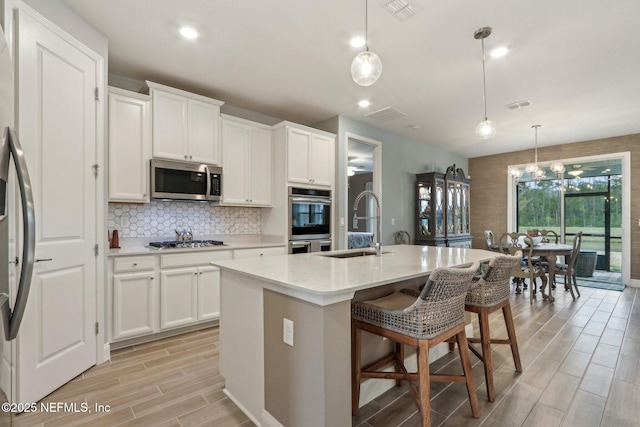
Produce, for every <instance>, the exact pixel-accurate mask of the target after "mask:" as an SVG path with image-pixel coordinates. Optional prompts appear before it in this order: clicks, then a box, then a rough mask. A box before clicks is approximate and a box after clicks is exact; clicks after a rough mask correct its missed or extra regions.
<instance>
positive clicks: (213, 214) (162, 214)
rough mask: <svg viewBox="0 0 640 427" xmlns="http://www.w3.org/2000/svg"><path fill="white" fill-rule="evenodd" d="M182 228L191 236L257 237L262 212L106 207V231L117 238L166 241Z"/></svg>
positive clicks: (186, 205) (189, 206)
mask: <svg viewBox="0 0 640 427" xmlns="http://www.w3.org/2000/svg"><path fill="white" fill-rule="evenodd" d="M182 226H190V227H191V228H192V230H193V234H194V236H198V235H201V236H202V235H214V234H260V233H261V231H262V215H261V209H260V208H237V207H222V206H213V205H211V204H209V203H192V202H166V201H156V200H154V201H151V203H145V204H133V203H109V212H108V215H107V227H108V228H109V229H110V230H113V229H114V228H115V229H117V230H118V231H119V233H120V237H163V236H167V237H168V236H173V235H174V234H175V229H176V228H177V227H182Z"/></svg>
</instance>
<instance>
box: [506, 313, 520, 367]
mask: <svg viewBox="0 0 640 427" xmlns="http://www.w3.org/2000/svg"><path fill="white" fill-rule="evenodd" d="M502 315H503V316H504V323H505V325H506V327H507V336H508V337H509V344H510V345H511V354H512V355H513V363H514V365H515V366H516V371H518V372H522V363H521V362H520V352H519V351H518V340H517V339H516V329H515V327H514V326H513V315H512V313H511V304H507V305H505V306H504V307H502Z"/></svg>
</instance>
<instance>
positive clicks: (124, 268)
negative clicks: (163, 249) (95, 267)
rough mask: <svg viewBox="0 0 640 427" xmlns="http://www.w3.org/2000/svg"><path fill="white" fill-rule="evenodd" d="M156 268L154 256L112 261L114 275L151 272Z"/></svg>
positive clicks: (120, 258)
mask: <svg viewBox="0 0 640 427" xmlns="http://www.w3.org/2000/svg"><path fill="white" fill-rule="evenodd" d="M155 267H156V257H155V256H131V257H118V258H114V259H113V272H114V273H130V272H134V271H146V270H153V269H154V268H155Z"/></svg>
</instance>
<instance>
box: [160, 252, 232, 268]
mask: <svg viewBox="0 0 640 427" xmlns="http://www.w3.org/2000/svg"><path fill="white" fill-rule="evenodd" d="M229 259H233V255H232V251H198V252H189V253H183V254H166V255H160V268H163V269H164V268H174V267H189V266H198V265H208V264H209V263H210V262H212V261H225V260H229Z"/></svg>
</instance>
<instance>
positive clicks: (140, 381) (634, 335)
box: [14, 287, 640, 427]
mask: <svg viewBox="0 0 640 427" xmlns="http://www.w3.org/2000/svg"><path fill="white" fill-rule="evenodd" d="M559 288H560V287H559ZM581 293H582V296H581V297H580V298H578V299H577V300H576V301H572V300H571V296H570V295H569V294H568V293H565V292H564V291H560V290H557V291H555V296H556V298H557V299H556V302H555V304H549V303H546V302H542V301H539V300H538V301H535V302H534V303H533V305H530V304H529V299H528V292H526V291H525V292H524V293H523V294H522V295H512V308H513V312H514V322H515V324H516V333H517V336H518V342H519V347H520V355H521V358H522V363H523V367H524V372H523V373H521V374H518V373H517V372H515V370H514V368H513V361H512V360H511V356H510V352H509V349H508V347H507V346H494V366H495V386H496V401H495V402H494V403H489V402H488V401H487V400H486V391H485V387H484V374H483V371H482V365H481V364H480V363H479V362H478V361H477V359H475V357H474V356H472V361H473V362H475V364H474V376H475V380H476V385H477V389H478V399H479V401H480V407H481V418H480V419H473V418H471V410H470V408H469V404H468V401H467V398H466V391H465V388H464V385H462V384H445V383H435V384H433V388H432V410H433V419H434V425H443V426H467V425H468V426H478V425H483V426H526V427H531V426H541V427H542V426H544V427H547V426H581V427H589V426H601V427H605V426H606V427H608V426H637V425H638V420H640V405H639V404H638V402H640V357H638V356H639V355H640V292H638V291H637V290H636V289H634V288H627V289H626V290H625V291H624V292H617V291H607V290H601V289H590V288H581ZM491 330H492V331H493V333H494V334H499V335H500V334H502V335H504V334H505V331H504V325H503V322H502V319H501V317H498V315H497V313H495V314H494V315H492V316H491ZM456 353H457V352H456ZM456 353H451V354H449V355H447V356H445V357H444V358H442V359H440V360H438V361H436V362H434V363H433V364H432V369H433V370H434V371H442V372H445V371H448V370H456V371H457V370H458V369H459V361H458V359H457V358H456V356H455V354H456ZM218 368H219V351H218V330H217V328H213V329H209V330H205V331H199V332H193V333H189V334H185V335H182V336H179V337H174V338H168V339H165V340H161V341H156V342H153V343H148V344H144V345H140V346H134V347H129V348H126V349H122V350H118V351H115V352H113V354H112V360H111V362H110V363H107V364H104V365H100V366H96V367H93V368H91V369H89V370H88V371H87V372H85V373H84V374H83V375H80V376H79V377H77V378H76V379H74V380H73V381H71V382H70V383H68V384H66V385H65V386H63V387H61V388H60V389H59V390H57V391H55V392H54V393H52V394H51V395H49V396H48V397H47V398H46V399H45V400H46V401H50V402H65V403H69V402H77V403H82V402H85V403H88V404H89V405H90V407H91V408H93V405H94V403H99V404H103V405H111V411H110V412H109V413H103V414H97V413H93V414H91V415H87V414H68V413H58V414H42V413H35V414H21V415H19V416H17V417H16V422H15V424H14V425H16V426H18V427H22V426H29V427H34V426H85V425H86V426H89V425H90V426H118V425H121V426H138V425H140V426H220V427H226V426H243V427H248V426H253V423H251V421H249V420H248V419H247V418H246V416H245V415H244V414H243V413H242V412H241V411H240V410H239V409H238V408H237V407H236V406H235V405H234V404H233V403H232V402H231V401H230V400H229V399H228V398H226V397H225V395H224V394H223V393H222V388H223V387H224V379H223V378H222V377H221V376H220V374H219V369H218ZM419 425H420V421H419V417H418V413H417V409H416V407H415V405H414V403H413V402H412V400H411V399H410V395H409V392H408V390H407V387H406V386H401V387H396V388H394V389H392V390H390V391H389V392H387V393H385V394H384V395H382V396H380V397H379V398H377V399H376V400H374V401H373V402H371V403H369V404H368V405H367V406H365V407H363V408H362V409H361V410H360V414H359V415H358V416H357V417H354V418H353V426H362V427H395V426H402V427H412V426H419ZM332 427H333V426H332ZM338 427H339V426H338Z"/></svg>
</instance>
